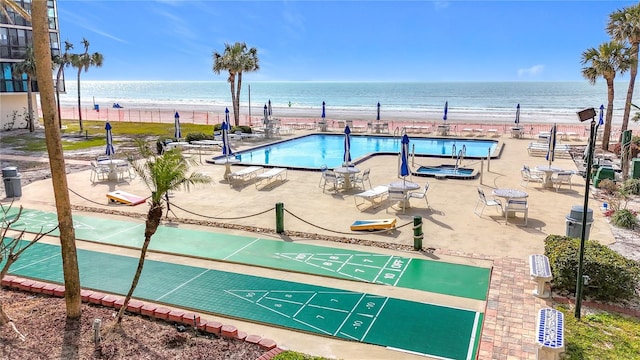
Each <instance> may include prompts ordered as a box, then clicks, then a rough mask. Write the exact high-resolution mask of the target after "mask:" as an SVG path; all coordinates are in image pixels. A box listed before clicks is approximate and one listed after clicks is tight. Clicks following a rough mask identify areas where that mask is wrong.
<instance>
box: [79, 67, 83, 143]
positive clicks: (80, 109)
mask: <svg viewBox="0 0 640 360" xmlns="http://www.w3.org/2000/svg"><path fill="white" fill-rule="evenodd" d="M81 71H82V68H80V69H78V120H79V121H80V132H82V131H84V129H83V128H82V107H81V106H80V72H81Z"/></svg>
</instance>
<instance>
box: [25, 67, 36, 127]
mask: <svg viewBox="0 0 640 360" xmlns="http://www.w3.org/2000/svg"><path fill="white" fill-rule="evenodd" d="M32 96H33V88H32V87H31V75H29V74H27V112H28V113H29V123H28V125H29V132H34V131H35V126H34V124H33V98H32Z"/></svg>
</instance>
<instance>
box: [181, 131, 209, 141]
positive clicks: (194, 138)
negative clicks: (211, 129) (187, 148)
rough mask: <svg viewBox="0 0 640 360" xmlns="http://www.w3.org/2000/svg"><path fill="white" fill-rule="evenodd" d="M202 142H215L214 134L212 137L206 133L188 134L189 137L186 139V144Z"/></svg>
mask: <svg viewBox="0 0 640 360" xmlns="http://www.w3.org/2000/svg"><path fill="white" fill-rule="evenodd" d="M200 140H213V134H211V135H207V134H205V133H201V132H199V133H188V134H187V137H186V138H185V141H186V142H192V141H200Z"/></svg>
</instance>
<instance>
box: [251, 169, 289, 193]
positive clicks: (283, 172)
mask: <svg viewBox="0 0 640 360" xmlns="http://www.w3.org/2000/svg"><path fill="white" fill-rule="evenodd" d="M256 179H257V181H256V189H257V188H258V185H260V184H261V183H262V181H265V180H266V181H267V184H268V183H269V182H271V180H280V181H285V180H287V169H286V168H271V169H269V170H267V171H265V172H263V173H261V174H258V175H256Z"/></svg>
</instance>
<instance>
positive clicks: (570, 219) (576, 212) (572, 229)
mask: <svg viewBox="0 0 640 360" xmlns="http://www.w3.org/2000/svg"><path fill="white" fill-rule="evenodd" d="M583 216H584V206H573V207H572V208H571V212H570V213H569V215H567V217H566V219H567V228H566V234H565V235H566V236H569V237H572V238H578V239H580V238H581V237H582V226H583V224H582V217H583ZM592 223H593V210H591V209H587V223H586V225H584V226H586V231H585V239H589V233H590V231H591V224H592Z"/></svg>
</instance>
